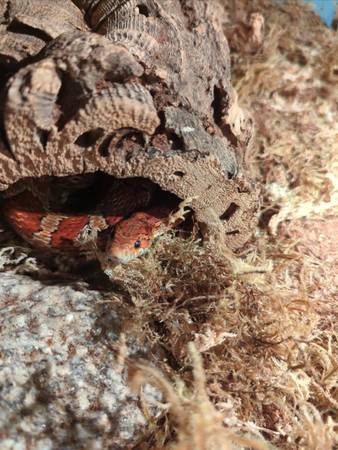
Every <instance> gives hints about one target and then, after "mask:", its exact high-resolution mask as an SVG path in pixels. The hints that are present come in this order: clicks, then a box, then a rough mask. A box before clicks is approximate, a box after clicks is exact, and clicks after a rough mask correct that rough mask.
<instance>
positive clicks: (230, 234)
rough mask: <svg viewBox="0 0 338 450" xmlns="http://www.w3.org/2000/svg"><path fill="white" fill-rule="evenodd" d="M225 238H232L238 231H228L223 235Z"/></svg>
mask: <svg viewBox="0 0 338 450" xmlns="http://www.w3.org/2000/svg"><path fill="white" fill-rule="evenodd" d="M225 234H226V235H227V236H232V235H235V234H239V230H233V231H228V232H227V233H225Z"/></svg>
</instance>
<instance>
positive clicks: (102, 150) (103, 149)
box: [98, 134, 114, 158]
mask: <svg viewBox="0 0 338 450" xmlns="http://www.w3.org/2000/svg"><path fill="white" fill-rule="evenodd" d="M113 137H114V135H113V134H110V135H109V136H107V137H105V138H104V139H103V141H102V142H101V144H100V145H99V149H98V150H99V154H100V156H103V157H104V158H107V156H108V155H109V147H110V143H111V141H112V139H113Z"/></svg>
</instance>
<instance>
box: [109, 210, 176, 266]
mask: <svg viewBox="0 0 338 450" xmlns="http://www.w3.org/2000/svg"><path fill="white" fill-rule="evenodd" d="M169 212H170V211H168V209H164V208H161V209H160V208H156V209H155V208H154V209H149V210H148V211H142V212H136V213H134V214H132V215H131V216H130V217H129V218H128V219H125V220H122V221H120V222H119V223H118V224H117V225H116V226H115V229H114V233H113V235H112V236H111V238H110V239H109V240H108V244H107V247H106V258H107V260H108V262H109V263H112V264H126V263H128V262H129V261H132V260H133V259H136V258H138V257H139V256H142V255H144V254H145V253H146V252H147V251H149V249H150V247H151V245H152V243H153V242H154V240H155V239H156V238H157V237H158V236H160V235H161V234H163V232H164V231H165V223H166V221H167V218H168V214H169Z"/></svg>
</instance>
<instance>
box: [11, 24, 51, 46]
mask: <svg viewBox="0 0 338 450" xmlns="http://www.w3.org/2000/svg"><path fill="white" fill-rule="evenodd" d="M7 30H8V31H11V32H12V33H17V34H25V35H28V36H34V37H36V38H38V39H41V40H42V41H44V42H49V41H51V40H52V38H51V37H50V36H48V34H47V33H45V32H44V31H42V30H38V29H37V28H33V27H31V26H29V25H26V24H24V23H21V22H18V21H17V20H13V22H12V23H11V24H10V25H9V27H8V28H7Z"/></svg>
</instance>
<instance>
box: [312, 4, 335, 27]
mask: <svg viewBox="0 0 338 450" xmlns="http://www.w3.org/2000/svg"><path fill="white" fill-rule="evenodd" d="M305 3H311V4H312V6H313V9H314V11H315V12H316V13H317V14H319V15H320V17H321V19H322V20H323V22H325V23H326V25H327V26H329V27H330V26H331V25H332V21H333V19H334V16H335V14H336V8H337V6H338V2H337V0H305Z"/></svg>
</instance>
